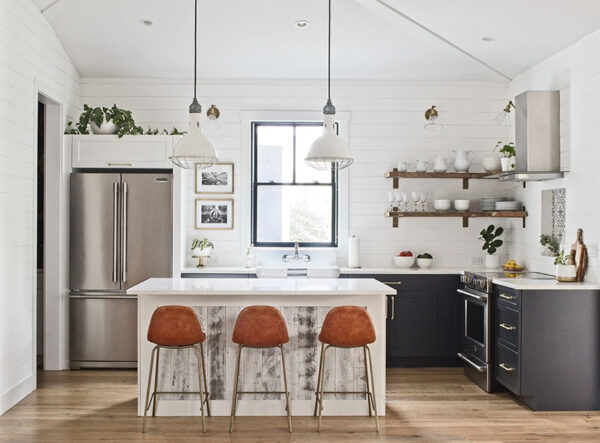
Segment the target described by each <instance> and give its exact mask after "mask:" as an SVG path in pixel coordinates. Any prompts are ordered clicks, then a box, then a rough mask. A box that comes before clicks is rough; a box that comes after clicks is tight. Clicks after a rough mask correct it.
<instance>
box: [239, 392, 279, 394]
mask: <svg viewBox="0 0 600 443" xmlns="http://www.w3.org/2000/svg"><path fill="white" fill-rule="evenodd" d="M237 393H238V394H286V392H285V391H237Z"/></svg>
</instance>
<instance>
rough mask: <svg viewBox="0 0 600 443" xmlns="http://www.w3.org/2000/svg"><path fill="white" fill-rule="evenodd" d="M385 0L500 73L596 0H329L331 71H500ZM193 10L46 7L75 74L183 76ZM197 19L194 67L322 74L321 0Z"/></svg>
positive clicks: (560, 35)
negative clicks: (299, 24) (303, 23)
mask: <svg viewBox="0 0 600 443" xmlns="http://www.w3.org/2000/svg"><path fill="white" fill-rule="evenodd" d="M54 1H55V0H34V2H35V3H36V5H37V6H38V7H39V8H40V9H43V8H44V7H46V6H48V5H51V4H52V3H54ZM390 7H391V8H390ZM394 8H395V9H397V10H398V11H401V12H402V13H404V14H406V15H407V16H409V17H411V18H412V19H413V20H416V21H417V22H419V23H420V24H422V25H424V26H425V27H427V28H429V29H431V30H432V31H434V32H435V33H437V34H439V35H440V36H442V37H444V38H445V39H447V40H449V41H450V42H452V43H453V44H455V45H457V46H459V47H460V48H462V49H463V50H465V51H467V52H469V53H470V54H472V55H473V56H475V57H476V58H478V59H479V60H481V61H482V62H484V63H486V64H488V65H490V66H492V67H494V68H495V69H496V70H497V71H499V72H501V73H502V74H504V75H505V76H506V77H509V78H512V77H514V76H515V75H517V74H519V73H520V72H522V71H524V70H526V69H527V68H529V67H531V66H533V65H534V64H536V63H537V62H539V61H541V60H543V59H545V58H547V57H549V56H550V55H552V54H554V53H556V52H557V51H559V50H561V49H563V48H564V47H566V46H568V45H569V44H571V43H573V42H575V41H577V40H579V39H580V38H581V37H583V36H585V35H587V34H589V33H591V32H593V31H595V30H596V29H598V28H599V26H600V1H599V0H569V1H566V0H494V1H492V0H453V1H448V0H427V1H415V0H334V1H333V29H332V51H333V61H332V76H333V77H335V78H351V79H352V78H354V79H360V78H370V79H428V80H490V79H491V80H505V79H504V78H503V77H502V76H501V75H498V74H497V73H494V71H493V70H491V69H488V68H486V67H485V66H484V65H483V64H481V63H478V62H477V61H476V60H474V59H472V58H470V57H468V56H466V55H465V54H463V53H461V52H460V51H459V50H457V49H456V48H453V47H452V46H450V45H448V44H447V43H445V42H443V41H441V40H439V39H437V38H436V37H434V36H432V35H431V34H429V33H428V32H427V31H425V30H423V29H422V28H420V27H419V26H418V25H415V24H414V23H411V22H410V21H409V20H407V19H406V18H404V17H402V16H401V15H399V14H397V13H396V12H395V11H394ZM193 11H194V6H193V0H102V1H98V0H60V1H59V2H58V3H56V4H55V5H53V6H50V7H49V8H48V9H47V10H46V11H45V12H44V16H45V17H46V18H47V19H48V20H49V22H50V23H51V24H52V26H53V27H54V29H55V31H56V34H57V35H58V37H59V39H60V40H61V42H62V44H63V45H64V47H65V49H66V51H67V53H68V54H69V56H70V57H71V59H72V61H73V63H74V64H75V66H76V68H77V69H78V71H79V73H80V74H81V75H82V76H84V77H134V76H140V77H189V76H190V75H191V73H192V68H193V65H192V61H193V59H192V57H193ZM141 19H151V20H153V21H154V25H153V26H151V27H145V26H142V25H140V24H139V23H138V22H139V20H141ZM298 19H306V20H309V21H310V26H309V27H308V28H307V29H304V30H300V29H297V28H296V27H295V26H294V22H295V21H296V20H298ZM198 21H199V38H198V44H199V52H198V54H199V63H198V75H199V76H200V77H242V78H245V77H266V78H269V77H271V78H323V77H324V76H325V74H326V35H327V34H326V31H327V29H326V25H327V2H326V1H325V0H252V1H248V0H218V1H217V0H199V18H198ZM482 36H492V37H494V38H495V39H496V41H495V42H493V43H485V42H483V41H482V40H481V37H482Z"/></svg>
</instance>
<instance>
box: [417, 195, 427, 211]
mask: <svg viewBox="0 0 600 443" xmlns="http://www.w3.org/2000/svg"><path fill="white" fill-rule="evenodd" d="M419 197H420V198H421V211H423V212H425V211H427V192H420V193H419Z"/></svg>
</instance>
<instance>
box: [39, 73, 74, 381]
mask: <svg viewBox="0 0 600 443" xmlns="http://www.w3.org/2000/svg"><path fill="white" fill-rule="evenodd" d="M51 90H52V88H50V87H48V86H47V85H45V84H44V83H42V82H40V81H39V79H35V80H34V98H35V100H34V109H35V112H34V119H35V122H34V123H35V124H34V135H33V136H34V146H35V148H36V152H37V136H38V134H37V132H38V131H37V118H38V115H37V104H38V101H40V102H42V103H44V105H45V106H46V108H45V118H46V126H45V142H44V145H45V153H44V160H45V167H44V191H45V195H44V274H43V279H44V281H43V294H44V295H43V300H44V302H43V312H42V313H38V312H37V306H36V301H37V300H36V298H37V263H36V260H33V265H32V266H33V301H34V303H33V337H34V341H33V373H35V371H36V370H37V340H36V339H35V337H36V335H37V316H38V315H43V317H44V321H43V326H44V331H43V334H42V335H43V347H44V349H43V356H42V358H43V369H44V370H62V369H68V367H69V349H68V346H69V345H68V343H69V341H68V337H69V335H68V332H69V324H68V319H69V316H68V314H69V305H68V295H69V294H68V276H69V272H68V269H69V268H68V267H69V254H68V251H69V205H68V190H69V174H70V172H71V171H70V169H71V166H70V165H71V162H70V155H71V154H70V150H69V149H66V148H67V146H65V143H64V137H63V132H64V127H65V122H64V110H65V107H64V104H63V103H62V102H61V101H60V100H58V99H56V98H54V96H53V95H52V94H49V93H48V92H47V91H51ZM37 168H38V162H37V155H36V156H34V171H35V173H34V187H33V188H34V197H33V201H34V202H37V197H38V195H37V194H38V193H37ZM33 226H34V227H35V228H34V232H33V238H34V241H33V254H34V255H33V256H34V257H35V254H36V248H37V211H34V220H33Z"/></svg>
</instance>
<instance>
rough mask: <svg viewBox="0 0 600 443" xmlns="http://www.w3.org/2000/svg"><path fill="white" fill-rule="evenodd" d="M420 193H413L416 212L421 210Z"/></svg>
mask: <svg viewBox="0 0 600 443" xmlns="http://www.w3.org/2000/svg"><path fill="white" fill-rule="evenodd" d="M419 197H420V196H419V192H418V191H412V199H413V202H414V211H415V212H416V211H418V210H419Z"/></svg>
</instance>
